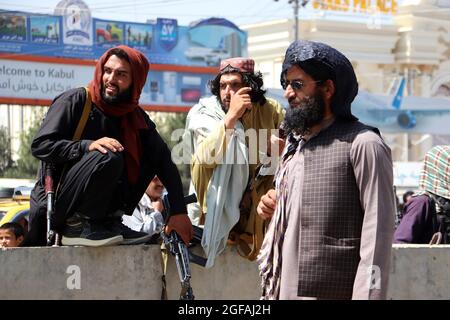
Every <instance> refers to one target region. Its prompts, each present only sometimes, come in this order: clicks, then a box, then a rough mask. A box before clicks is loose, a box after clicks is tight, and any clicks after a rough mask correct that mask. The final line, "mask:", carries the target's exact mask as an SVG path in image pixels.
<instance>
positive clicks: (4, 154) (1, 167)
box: [0, 126, 13, 176]
mask: <svg viewBox="0 0 450 320" xmlns="http://www.w3.org/2000/svg"><path fill="white" fill-rule="evenodd" d="M0 145H1V146H2V148H1V149H0V176H3V175H4V173H5V171H6V170H8V168H10V167H11V166H12V165H13V160H12V157H11V137H10V136H9V132H8V128H6V127H3V126H0Z"/></svg>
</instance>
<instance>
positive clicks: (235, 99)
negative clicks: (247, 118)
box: [225, 87, 252, 129]
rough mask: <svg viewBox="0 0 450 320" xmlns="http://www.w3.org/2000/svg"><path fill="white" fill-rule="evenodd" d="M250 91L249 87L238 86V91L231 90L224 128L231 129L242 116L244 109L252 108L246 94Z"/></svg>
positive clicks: (248, 96)
mask: <svg viewBox="0 0 450 320" xmlns="http://www.w3.org/2000/svg"><path fill="white" fill-rule="evenodd" d="M250 91H252V88H250V87H243V88H240V89H239V90H238V91H236V93H235V92H233V91H231V100H230V108H229V109H228V111H227V114H226V115H225V128H226V129H233V128H234V126H235V124H236V121H237V120H239V119H240V118H242V115H243V114H244V112H245V110H247V109H248V110H250V109H251V108H252V101H251V99H250V95H249V94H248V93H249V92H250Z"/></svg>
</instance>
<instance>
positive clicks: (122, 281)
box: [0, 245, 163, 300]
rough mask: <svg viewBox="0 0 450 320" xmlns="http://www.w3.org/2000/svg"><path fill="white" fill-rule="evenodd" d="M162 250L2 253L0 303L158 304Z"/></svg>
mask: <svg viewBox="0 0 450 320" xmlns="http://www.w3.org/2000/svg"><path fill="white" fill-rule="evenodd" d="M161 261H162V260H161V251H160V247H159V246H156V245H151V246H144V245H141V246H113V247H101V248H88V247H55V248H53V247H42V248H10V249H7V250H0V275H1V280H0V281H1V288H2V289H1V290H0V299H2V300H3V299H23V300H28V299H30V300H31V299H32V300H41V299H58V300H59V299H71V300H72V299H74V300H77V299H89V300H90V299H160V298H161V288H162V285H161V284H162V275H163V271H162V270H163V268H162V263H161Z"/></svg>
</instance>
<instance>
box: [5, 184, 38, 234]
mask: <svg viewBox="0 0 450 320" xmlns="http://www.w3.org/2000/svg"><path fill="white" fill-rule="evenodd" d="M31 189H32V188H31V187H26V186H20V187H16V188H0V226H1V225H3V224H5V223H7V222H18V223H20V224H21V225H22V226H23V227H24V229H25V232H26V231H27V230H28V220H29V214H30V194H31Z"/></svg>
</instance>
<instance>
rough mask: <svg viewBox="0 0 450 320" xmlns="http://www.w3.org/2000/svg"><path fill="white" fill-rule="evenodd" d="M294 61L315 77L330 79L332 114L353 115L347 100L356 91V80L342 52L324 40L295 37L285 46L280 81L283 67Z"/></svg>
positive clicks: (282, 76)
mask: <svg viewBox="0 0 450 320" xmlns="http://www.w3.org/2000/svg"><path fill="white" fill-rule="evenodd" d="M294 65H298V66H299V67H300V68H302V69H303V70H304V71H305V72H306V73H307V74H309V75H310V76H312V77H313V78H314V79H315V80H327V79H331V80H332V81H333V82H334V86H335V89H336V90H335V93H334V95H333V98H332V101H331V109H332V111H333V114H334V115H335V116H337V117H341V118H344V119H349V120H352V119H357V118H356V117H355V116H353V115H352V112H351V103H352V101H353V99H355V96H356V94H357V93H358V82H357V80H356V76H355V71H354V70H353V66H352V64H351V63H350V61H348V59H347V58H346V57H345V56H344V55H343V54H342V53H340V52H339V51H337V50H336V49H334V48H332V47H330V46H328V45H326V44H324V43H320V42H313V41H307V40H298V41H295V42H293V43H291V45H290V46H289V47H288V49H287V50H286V55H285V58H284V62H283V67H282V71H281V84H283V83H284V81H285V76H286V72H287V70H288V69H289V68H291V67H292V66H294Z"/></svg>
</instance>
